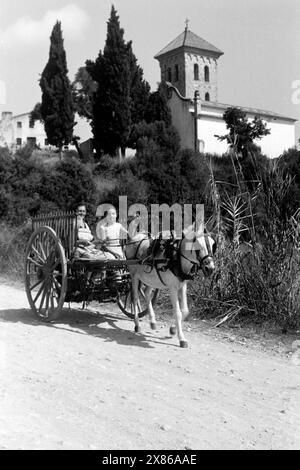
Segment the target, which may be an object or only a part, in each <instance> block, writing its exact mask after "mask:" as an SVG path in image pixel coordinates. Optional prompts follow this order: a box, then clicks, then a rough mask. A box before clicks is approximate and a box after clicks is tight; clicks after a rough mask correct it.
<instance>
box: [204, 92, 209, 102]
mask: <svg viewBox="0 0 300 470" xmlns="http://www.w3.org/2000/svg"><path fill="white" fill-rule="evenodd" d="M205 101H210V96H209V93H205Z"/></svg>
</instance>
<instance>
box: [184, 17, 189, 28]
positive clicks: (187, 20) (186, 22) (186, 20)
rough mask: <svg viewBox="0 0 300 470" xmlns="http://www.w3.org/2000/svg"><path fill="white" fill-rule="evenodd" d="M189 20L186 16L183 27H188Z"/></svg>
mask: <svg viewBox="0 0 300 470" xmlns="http://www.w3.org/2000/svg"><path fill="white" fill-rule="evenodd" d="M189 21H190V20H189V19H188V18H186V19H185V29H189Z"/></svg>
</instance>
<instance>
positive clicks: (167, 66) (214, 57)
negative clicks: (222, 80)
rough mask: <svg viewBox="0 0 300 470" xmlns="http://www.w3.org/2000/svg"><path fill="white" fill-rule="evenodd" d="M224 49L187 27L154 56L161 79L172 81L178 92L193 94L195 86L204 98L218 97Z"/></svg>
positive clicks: (210, 99) (186, 94)
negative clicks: (220, 62) (219, 66)
mask: <svg viewBox="0 0 300 470" xmlns="http://www.w3.org/2000/svg"><path fill="white" fill-rule="evenodd" d="M222 54H223V52H222V51H221V50H220V49H218V48H217V47H215V46H213V45H212V44H210V43H209V42H207V41H205V39H202V38H200V37H199V36H197V35H196V34H194V33H192V31H190V30H189V29H188V20H186V27H185V30H184V31H183V33H181V34H180V35H179V36H177V38H175V39H174V40H173V41H172V42H170V43H169V44H168V45H167V46H166V47H164V48H163V49H162V50H161V51H160V52H158V53H157V54H156V55H155V56H154V58H155V59H157V60H158V61H159V65H160V74H161V81H162V82H165V81H168V82H171V83H172V85H174V86H175V87H176V88H177V89H178V91H179V93H180V94H181V95H182V96H184V97H188V98H191V99H192V98H193V97H194V93H195V91H196V90H198V92H199V97H200V99H201V100H202V101H217V100H218V74H217V71H218V59H219V57H220V56H221V55H222Z"/></svg>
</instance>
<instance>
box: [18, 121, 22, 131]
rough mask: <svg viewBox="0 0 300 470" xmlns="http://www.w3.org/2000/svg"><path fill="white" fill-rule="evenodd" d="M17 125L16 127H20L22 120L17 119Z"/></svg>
mask: <svg viewBox="0 0 300 470" xmlns="http://www.w3.org/2000/svg"><path fill="white" fill-rule="evenodd" d="M17 127H18V129H20V128H21V127H22V122H21V121H17Z"/></svg>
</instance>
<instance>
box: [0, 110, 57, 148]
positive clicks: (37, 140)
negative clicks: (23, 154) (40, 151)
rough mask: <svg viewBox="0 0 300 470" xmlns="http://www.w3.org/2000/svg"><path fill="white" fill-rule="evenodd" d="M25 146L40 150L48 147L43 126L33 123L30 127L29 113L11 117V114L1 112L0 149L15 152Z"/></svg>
mask: <svg viewBox="0 0 300 470" xmlns="http://www.w3.org/2000/svg"><path fill="white" fill-rule="evenodd" d="M26 144H31V145H33V146H35V145H37V146H38V147H40V148H44V147H46V146H47V145H48V142H47V136H46V133H45V131H44V126H43V124H42V123H41V122H40V121H35V123H34V125H30V113H23V114H18V115H16V116H13V113H12V112H10V111H3V112H2V116H1V120H0V147H8V148H9V149H10V150H12V151H15V150H16V149H18V148H20V147H22V146H23V145H26Z"/></svg>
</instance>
